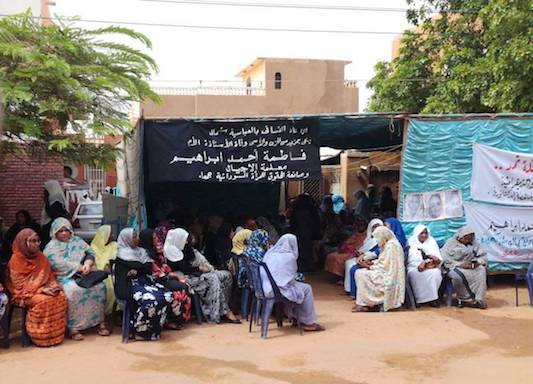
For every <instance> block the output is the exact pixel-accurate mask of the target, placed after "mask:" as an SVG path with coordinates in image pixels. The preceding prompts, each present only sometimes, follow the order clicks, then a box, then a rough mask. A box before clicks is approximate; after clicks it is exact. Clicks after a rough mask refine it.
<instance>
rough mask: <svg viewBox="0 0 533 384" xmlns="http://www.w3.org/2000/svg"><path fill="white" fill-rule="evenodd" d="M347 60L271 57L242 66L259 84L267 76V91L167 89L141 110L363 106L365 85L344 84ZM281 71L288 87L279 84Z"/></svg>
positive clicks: (180, 113)
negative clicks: (196, 92) (247, 67)
mask: <svg viewBox="0 0 533 384" xmlns="http://www.w3.org/2000/svg"><path fill="white" fill-rule="evenodd" d="M345 64H346V63H345V62H343V61H333V60H302V59H297V60H291V59H265V61H264V64H261V63H259V64H258V65H256V66H254V67H253V68H252V69H251V70H250V71H249V72H247V73H246V72H245V71H243V72H241V75H242V76H243V82H244V83H245V82H246V79H247V78H248V77H250V78H251V80H252V82H253V84H254V85H256V84H257V82H258V81H264V86H265V95H264V96H256V95H243V96H233V95H165V96H162V102H161V104H159V105H156V104H154V103H152V102H150V101H147V102H144V103H142V104H141V114H142V115H143V116H144V117H145V118H150V117H168V118H171V117H195V116H196V117H198V116H201V117H207V116H212V117H216V116H260V115H290V114H318V113H350V112H357V111H358V104H359V90H358V88H357V87H356V86H353V85H352V86H350V87H347V86H345V84H344V66H345ZM276 72H280V73H281V74H282V87H281V89H275V86H274V77H275V74H276Z"/></svg>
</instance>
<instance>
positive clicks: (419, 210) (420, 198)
mask: <svg viewBox="0 0 533 384" xmlns="http://www.w3.org/2000/svg"><path fill="white" fill-rule="evenodd" d="M403 201H404V205H403V217H402V220H403V221H405V222H414V221H434V220H444V219H452V218H457V217H463V215H464V212H463V193H462V191H461V190H459V189H451V190H444V191H433V192H421V193H406V194H404V200H403Z"/></svg>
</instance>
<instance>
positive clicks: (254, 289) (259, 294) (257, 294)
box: [245, 262, 265, 335]
mask: <svg viewBox="0 0 533 384" xmlns="http://www.w3.org/2000/svg"><path fill="white" fill-rule="evenodd" d="M245 266H246V274H247V276H248V282H249V283H250V294H251V296H252V302H251V305H250V321H249V322H250V324H249V329H248V332H252V325H253V323H254V322H258V321H259V318H260V314H261V309H262V307H263V302H264V300H265V294H264V293H263V285H262V284H261V272H260V267H259V264H258V263H255V262H249V263H246V265H245ZM252 293H253V294H252ZM261 335H262V331H261Z"/></svg>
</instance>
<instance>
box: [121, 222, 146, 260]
mask: <svg viewBox="0 0 533 384" xmlns="http://www.w3.org/2000/svg"><path fill="white" fill-rule="evenodd" d="M133 233H134V229H133V228H124V229H123V230H122V231H120V234H119V235H118V239H117V243H118V252H117V258H119V259H121V260H124V261H137V262H139V263H143V264H145V263H151V262H152V259H150V256H148V253H147V252H146V251H145V250H144V249H142V248H139V247H137V246H136V245H135V244H134V243H133Z"/></svg>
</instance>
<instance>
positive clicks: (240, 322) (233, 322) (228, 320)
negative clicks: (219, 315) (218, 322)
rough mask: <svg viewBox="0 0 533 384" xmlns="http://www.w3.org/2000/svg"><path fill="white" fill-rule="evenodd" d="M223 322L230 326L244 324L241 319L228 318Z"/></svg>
mask: <svg viewBox="0 0 533 384" xmlns="http://www.w3.org/2000/svg"><path fill="white" fill-rule="evenodd" d="M222 321H223V322H224V323H228V324H242V321H240V320H239V319H235V320H231V319H228V318H227V317H225V318H224V320H222Z"/></svg>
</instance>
